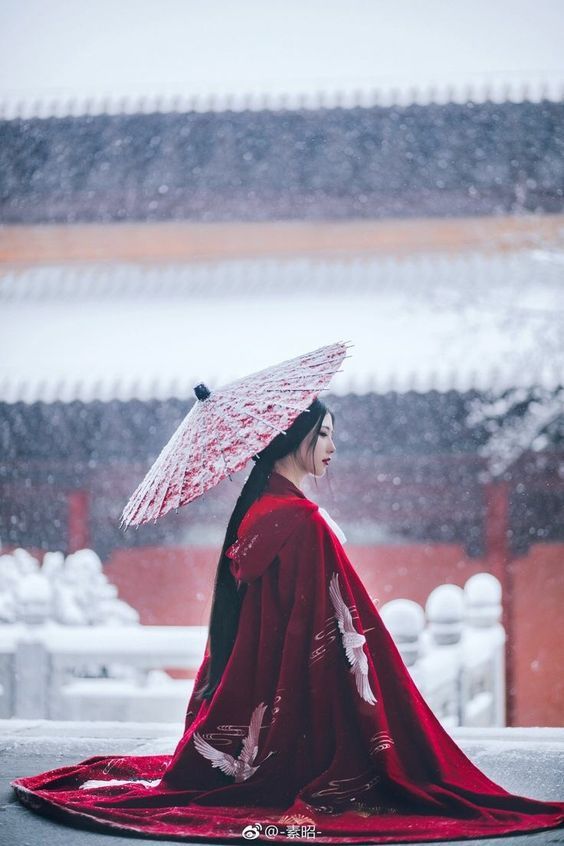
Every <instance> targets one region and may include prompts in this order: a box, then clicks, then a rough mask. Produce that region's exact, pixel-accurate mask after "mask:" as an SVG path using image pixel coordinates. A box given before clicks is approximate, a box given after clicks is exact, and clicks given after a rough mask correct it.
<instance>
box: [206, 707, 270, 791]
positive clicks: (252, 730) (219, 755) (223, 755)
mask: <svg viewBox="0 0 564 846" xmlns="http://www.w3.org/2000/svg"><path fill="white" fill-rule="evenodd" d="M265 711H266V705H265V704H264V703H263V702H261V703H260V705H257V707H256V708H255V710H254V711H253V714H252V717H251V722H250V724H249V732H248V734H247V736H246V737H245V738H244V740H243V748H242V749H241V752H240V753H239V756H238V757H237V758H234V757H233V755H230V754H229V753H228V752H220V751H219V749H216V748H215V747H214V746H212V745H211V743H208V742H207V740H204V738H203V737H202V735H201V734H198V732H194V735H193V737H194V746H195V747H196V749H197V750H198V752H199V753H200V755H203V756H204V758H207V760H208V761H211V765H212V767H219V769H220V770H221V771H222V772H223V773H225V774H226V775H229V776H234V777H235V781H246V779H248V778H250V776H252V775H253V774H254V773H256V771H257V770H258V768H259V767H260V764H257V765H256V767H253V766H252V763H253V761H254V760H255V758H256V755H257V752H258V740H259V732H260V728H261V725H262V718H263V716H264V712H265ZM270 755H274V752H269V753H268V755H267V756H266V758H268V757H269V756H270ZM266 758H264V759H263V761H261V764H264V761H266Z"/></svg>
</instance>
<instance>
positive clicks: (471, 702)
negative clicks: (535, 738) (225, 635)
mask: <svg viewBox="0 0 564 846" xmlns="http://www.w3.org/2000/svg"><path fill="white" fill-rule="evenodd" d="M381 614H382V618H383V620H384V622H385V624H386V626H387V627H388V629H389V631H390V633H391V634H392V637H393V638H394V640H395V642H396V644H397V645H398V648H399V650H400V653H401V654H402V657H403V659H404V661H405V663H406V665H407V667H408V669H409V671H410V673H411V675H412V677H413V679H414V681H415V683H416V684H417V686H418V687H419V689H420V690H421V692H422V693H423V695H424V696H425V698H426V700H427V702H428V703H429V705H430V707H431V708H432V709H433V711H434V712H435V713H436V715H437V716H438V717H439V719H440V720H441V721H442V722H443V723H444V724H445V725H448V726H503V725H505V664H504V654H505V631H504V629H503V627H502V626H501V625H500V623H499V619H500V616H501V586H500V583H499V581H498V580H497V579H496V578H495V577H494V576H492V575H490V574H489V573H478V574H476V575H475V576H472V577H471V578H470V579H469V580H468V581H467V582H466V584H465V586H464V588H460V587H458V586H456V585H440V586H439V587H437V588H435V590H434V591H433V592H432V593H431V594H430V596H429V598H428V600H427V602H426V605H425V610H424V609H423V608H422V607H421V606H420V605H418V604H417V603H415V602H413V601H411V600H408V599H395V600H392V601H391V602H388V603H386V604H385V605H384V606H382V608H381ZM207 634H208V630H207V627H206V626H196V627H179V626H127V627H124V626H117V625H114V626H108V625H106V626H65V625H61V624H59V623H54V622H46V623H42V624H36V625H30V624H25V623H15V624H12V625H3V626H0V686H1V691H0V717H12V716H15V717H19V718H24V719H44V718H48V719H59V720H64V719H67V720H68V719H71V720H76V719H81V720H100V719H106V720H123V721H151V720H159V721H171V722H179V721H181V720H182V717H183V714H184V712H185V708H186V704H187V702H188V697H189V694H190V692H191V690H192V686H193V680H191V679H171V678H170V677H169V676H168V675H167V674H166V673H164V672H163V670H164V669H165V668H178V669H180V668H182V669H188V670H191V671H195V670H196V669H197V668H198V666H199V665H200V662H201V659H202V656H203V653H204V648H205V643H206V639H207ZM103 674H105V675H106V677H105V678H104V677H101V676H102V675H103ZM89 676H90V677H89Z"/></svg>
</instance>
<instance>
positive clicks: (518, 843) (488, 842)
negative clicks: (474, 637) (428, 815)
mask: <svg viewBox="0 0 564 846" xmlns="http://www.w3.org/2000/svg"><path fill="white" fill-rule="evenodd" d="M175 729H176V727H175V726H174V725H172V724H170V723H150V724H148V723H107V722H100V723H82V722H66V723H61V722H51V721H48V720H0V749H1V755H0V775H1V787H0V790H1V804H0V808H1V815H0V844H1V846H133V844H134V843H135V842H138V843H140V844H141V843H143V844H148V846H162V844H163V843H165V842H167V841H163V840H160V839H159V840H155V839H152V838H136V837H127V836H120V835H115V834H114V833H108V834H104V833H98V832H91V831H84V830H82V829H79V828H76V827H74V826H70V825H64V824H61V823H58V822H54V821H51V820H49V819H47V818H46V817H41V816H39V815H38V814H36V813H34V812H32V811H30V810H28V809H27V808H24V807H23V805H21V804H20V802H18V800H17V799H16V798H15V795H14V792H13V790H12V788H11V787H10V786H9V782H10V780H11V779H13V778H16V777H17V776H22V775H33V774H35V773H39V772H42V771H45V770H50V769H54V768H55V767H62V766H65V765H67V764H71V763H73V762H77V761H80V760H82V759H84V758H88V757H90V756H91V755H120V754H131V755H149V754H158V753H162V754H166V753H169V752H172V750H173V749H174V747H175V745H176V743H177V741H178V739H179V738H180V734H181V727H178V728H177V730H175ZM452 735H453V737H454V739H455V741H456V742H457V743H458V744H459V745H460V746H461V747H462V749H463V750H464V752H466V754H467V755H468V756H469V757H470V758H471V759H472V760H473V761H474V762H475V763H476V764H477V766H479V767H480V769H482V770H483V771H484V772H485V773H486V774H487V775H488V776H489V777H490V778H492V779H493V780H494V781H496V782H498V783H499V784H502V785H503V787H505V788H506V789H507V790H510V791H511V792H513V793H519V794H522V795H525V796H531V797H533V798H535V799H549V800H564V728H562V729H557V728H530V729H529V728H527V729H525V728H523V729H520V728H511V729H468V728H461V729H453V730H452ZM168 842H173V841H168ZM174 842H179V841H174ZM194 842H196V841H194ZM199 842H200V844H201V842H202V841H199ZM209 842H212V841H209ZM215 842H216V843H217V842H218V841H215ZM225 842H226V843H227V842H229V843H231V844H233V841H225ZM240 842H241V843H245V842H248V841H245V840H241V841H240ZM292 842H298V841H296V840H295V839H294V838H292ZM300 842H302V841H300ZM303 842H305V841H303ZM435 842H439V841H435ZM440 842H441V843H442V844H443V846H448V844H454V843H458V844H460V846H461V845H462V844H465V846H509V844H511V846H525V844H526V846H551V844H564V828H560V829H553V830H549V831H541V832H537V833H535V834H525V835H523V834H521V835H516V836H514V837H496V838H487V839H479V840H457V841H448V842H447V841H440ZM389 846H392V844H389Z"/></svg>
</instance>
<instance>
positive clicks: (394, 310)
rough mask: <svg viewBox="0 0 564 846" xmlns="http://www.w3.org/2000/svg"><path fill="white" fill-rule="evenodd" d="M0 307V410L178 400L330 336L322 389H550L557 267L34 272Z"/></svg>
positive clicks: (440, 260) (18, 281) (430, 261)
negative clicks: (339, 354) (336, 348)
mask: <svg viewBox="0 0 564 846" xmlns="http://www.w3.org/2000/svg"><path fill="white" fill-rule="evenodd" d="M556 258H558V256H557V257H556ZM83 283H84V284H83ZM165 283H166V284H165ZM259 283H262V286H263V288H262V291H261V284H259ZM20 286H21V287H20ZM0 302H1V303H2V310H3V313H4V316H5V320H4V322H3V333H2V338H1V341H0V344H1V345H3V346H4V349H5V350H6V353H5V354H4V355H2V354H1V353H0V400H3V401H5V402H11V403H13V402H18V401H22V402H28V403H31V402H35V401H38V400H41V401H44V402H53V401H57V400H60V401H63V402H70V401H72V400H75V399H78V400H82V401H85V402H87V401H91V400H96V399H97V400H102V401H109V400H112V399H118V400H124V401H126V400H129V399H134V398H137V399H140V400H150V399H163V400H164V399H168V398H173V397H177V398H179V399H190V398H192V396H193V387H194V385H196V384H198V383H199V382H202V381H203V382H205V383H206V384H207V385H208V386H209V387H210V388H211V389H213V388H217V387H220V386H221V385H224V384H227V383H229V382H231V381H234V380H235V379H237V378H240V377H242V376H244V375H246V374H248V373H252V372H254V371H256V370H259V369H261V368H263V367H268V366H270V365H272V364H274V363H276V362H277V361H282V360H285V359H288V358H290V357H293V356H294V355H299V354H301V353H304V352H307V351H308V350H311V349H314V348H316V347H318V346H322V345H324V344H326V343H331V342H333V341H334V340H335V338H337V337H346V338H347V339H348V340H351V341H352V342H353V344H354V345H355V346H354V348H353V349H352V356H351V358H350V359H348V360H347V361H346V362H345V365H344V368H343V372H342V373H339V374H337V376H336V377H335V379H334V380H333V382H332V385H331V392H332V393H337V394H346V393H357V394H363V393H368V392H371V391H375V392H386V391H390V390H397V391H400V392H404V391H408V390H416V391H420V392H424V391H429V390H439V391H446V390H451V389H454V390H461V391H464V390H468V389H472V388H475V389H478V390H488V389H492V390H503V389H506V388H510V387H524V388H527V387H532V386H534V385H538V386H544V387H547V388H554V387H556V386H558V385H559V384H562V381H563V379H562V374H563V372H564V362H563V356H562V350H561V349H559V348H557V347H554V345H553V344H552V340H551V339H556V338H557V336H558V323H559V320H560V319H561V313H562V311H563V310H564V286H563V285H562V277H561V264H560V263H559V261H552V260H550V261H548V260H546V256H545V255H544V253H542V252H541V253H539V251H530V252H528V253H527V252H522V253H519V254H515V255H501V256H499V255H495V256H477V255H474V254H471V255H470V256H466V257H464V256H460V255H457V256H433V257H429V256H428V257H424V258H421V257H417V258H412V259H409V260H407V259H402V260H398V261H389V260H378V259H376V260H371V261H366V260H364V261H362V262H352V263H351V262H346V261H339V262H319V261H315V260H311V259H309V260H308V259H299V260H290V261H281V262H273V261H264V260H255V261H244V262H218V263H217V264H215V265H214V266H213V267H205V268H203V267H199V266H198V267H196V266H178V267H165V268H161V269H155V268H140V267H132V266H126V267H123V266H120V265H115V266H110V267H108V266H106V267H103V268H94V267H90V268H86V269H85V270H84V272H83V273H81V271H79V270H77V269H73V270H72V272H70V271H68V269H65V268H57V267H49V268H41V269H37V268H34V269H31V270H29V271H27V272H24V273H14V274H12V275H10V276H6V277H4V278H3V279H2V280H0Z"/></svg>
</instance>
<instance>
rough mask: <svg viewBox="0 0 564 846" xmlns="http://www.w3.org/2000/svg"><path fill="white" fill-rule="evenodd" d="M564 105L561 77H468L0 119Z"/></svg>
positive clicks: (103, 105) (42, 102)
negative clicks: (416, 106) (492, 104)
mask: <svg viewBox="0 0 564 846" xmlns="http://www.w3.org/2000/svg"><path fill="white" fill-rule="evenodd" d="M543 100H548V101H551V102H561V101H563V100H564V74H563V75H562V76H557V77H554V76H548V75H547V76H546V77H545V78H540V79H527V78H526V77H522V78H517V79H516V78H514V77H512V76H508V77H502V76H498V77H494V78H487V79H486V80H485V81H482V82H477V81H476V79H475V77H468V78H467V79H465V80H459V81H456V82H454V83H445V82H438V83H432V82H429V83H428V84H419V85H413V84H412V83H407V82H399V83H398V84H396V85H392V84H388V85H380V86H378V87H374V86H366V85H362V84H361V85H358V86H355V87H354V88H345V87H342V88H327V89H326V88H321V89H320V88H310V89H309V90H308V88H306V87H304V88H303V90H301V91H291V90H289V91H287V92H284V91H268V90H254V91H252V90H247V91H238V92H236V91H217V92H213V91H210V92H200V93H197V94H193V95H187V94H186V93H185V91H184V90H182V89H178V90H176V91H166V90H161V91H157V92H147V91H141V90H140V91H136V92H127V91H123V92H112V93H109V92H100V91H92V92H79V93H77V92H75V91H72V90H68V91H62V90H56V91H52V92H41V91H38V92H37V93H34V94H31V93H29V94H11V95H10V94H4V95H3V97H2V99H1V100H0V119H5V120H14V119H18V118H22V119H28V118H48V117H78V116H82V115H122V114H123V115H127V114H153V113H162V114H169V113H173V112H178V113H181V114H184V113H187V112H201V113H205V112H228V111H231V112H244V111H251V112H258V111H269V112H279V111H301V110H306V111H318V110H320V109H337V108H342V109H352V108H358V107H360V108H373V107H375V106H382V107H390V106H410V105H421V106H427V105H433V104H436V105H446V104H449V103H458V104H465V103H474V104H480V103H486V102H492V103H507V102H512V103H523V102H541V101H543Z"/></svg>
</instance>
